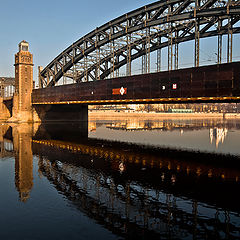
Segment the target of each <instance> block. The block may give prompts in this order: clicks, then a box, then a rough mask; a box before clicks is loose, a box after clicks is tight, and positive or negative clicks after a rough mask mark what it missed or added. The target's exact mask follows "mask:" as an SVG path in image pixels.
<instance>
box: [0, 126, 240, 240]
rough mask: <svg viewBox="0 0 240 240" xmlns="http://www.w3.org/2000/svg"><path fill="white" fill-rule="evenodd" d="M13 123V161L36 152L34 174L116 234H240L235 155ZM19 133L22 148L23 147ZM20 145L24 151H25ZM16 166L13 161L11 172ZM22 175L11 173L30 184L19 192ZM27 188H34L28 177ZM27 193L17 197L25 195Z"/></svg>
mask: <svg viewBox="0 0 240 240" xmlns="http://www.w3.org/2000/svg"><path fill="white" fill-rule="evenodd" d="M16 129H17V127H16V126H12V130H9V129H7V131H6V132H5V134H4V135H3V136H4V138H6V137H7V138H8V139H11V136H9V135H11V132H12V138H13V142H14V151H15V154H16V162H19V161H21V158H24V159H26V158H27V159H29V161H31V159H32V155H36V156H38V159H39V160H38V167H39V172H40V173H41V174H42V175H43V176H45V177H46V178H47V179H48V180H49V181H50V182H51V183H52V184H53V185H54V186H55V188H56V189H57V190H58V192H59V193H61V194H63V195H64V196H66V198H67V199H68V200H69V201H70V202H71V204H72V206H74V207H75V208H76V209H78V210H79V211H81V212H83V213H85V214H86V215H87V216H88V217H90V218H92V219H94V220H95V221H96V222H97V223H98V224H100V225H102V226H104V227H105V228H106V229H109V230H110V231H111V232H113V233H114V234H116V235H118V236H121V237H125V238H127V239H146V238H148V239H159V238H161V239H162V238H163V239H186V238H190V239H226V238H229V239H233V238H234V239H238V238H239V236H240V232H239V228H240V206H239V203H240V196H239V194H237V193H238V191H239V187H240V181H239V177H240V158H239V157H238V156H231V155H224V154H215V153H212V154H211V153H204V152H194V151H187V150H185V151H181V150H177V149H168V148H157V147H150V146H141V145H138V144H134V143H126V142H125V143H124V142H117V141H110V140H103V139H92V138H88V128H87V125H86V124H85V123H82V124H80V125H79V124H78V125H76V124H72V125H70V124H68V125H62V124H61V125H58V124H53V123H52V124H45V125H40V126H38V127H37V128H35V127H31V128H29V129H28V130H29V131H30V132H31V133H29V134H27V130H26V129H27V128H25V130H24V131H20V130H19V128H18V130H16ZM6 133H8V134H7V135H6ZM23 137H24V146H20V143H21V142H22V141H19V139H20V138H23ZM3 141H4V139H3ZM30 143H31V144H30ZM29 144H30V145H29ZM21 148H24V149H28V150H27V151H25V153H24V154H25V155H23V153H21ZM28 163H29V164H28V165H31V164H30V162H28ZM17 169H18V168H17V164H16V170H15V171H16V176H18V175H19V174H18V170H17ZM31 171H32V170H31V167H30V168H29V167H28V169H27V170H26V173H25V174H26V179H28V180H29V179H30V180H29V182H30V183H31V182H32V175H31V173H30V174H29V172H31ZM21 177H22V176H21ZM20 180H21V179H20ZM20 180H19V178H18V177H16V178H15V181H16V186H17V189H18V191H19V192H21V191H22V192H24V191H25V192H27V194H29V191H30V190H24V191H23V190H21V186H20V184H19V181H20ZM22 182H25V180H22ZM19 186H20V187H19ZM26 186H27V187H26ZM25 187H26V188H28V189H31V187H32V186H31V184H30V185H27V183H25ZM22 189H23V186H22ZM25 195H26V193H25ZM25 195H23V196H20V197H21V198H22V199H23V201H24V200H25V198H26V196H25ZM24 197H25V198H24Z"/></svg>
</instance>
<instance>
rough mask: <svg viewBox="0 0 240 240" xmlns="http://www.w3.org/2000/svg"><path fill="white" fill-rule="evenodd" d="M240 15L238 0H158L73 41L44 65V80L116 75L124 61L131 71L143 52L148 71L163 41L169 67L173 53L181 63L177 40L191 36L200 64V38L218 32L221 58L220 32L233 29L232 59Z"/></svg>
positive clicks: (229, 32) (49, 82) (46, 82)
mask: <svg viewBox="0 0 240 240" xmlns="http://www.w3.org/2000/svg"><path fill="white" fill-rule="evenodd" d="M239 20H240V1H239V0H238V1H233V0H229V1H228V2H225V1H222V0H170V1H167V0H165V1H158V2H155V3H152V4H149V5H147V6H145V7H142V8H139V9H137V10H134V11H132V12H130V13H127V14H125V15H123V16H121V17H119V18H116V19H114V20H112V21H110V22H108V23H106V24H104V25H103V26H101V27H99V28H96V29H95V30H94V31H92V32H90V33H89V34H87V35H85V36H84V37H82V38H80V39H79V40H78V41H76V42H75V43H73V44H72V45H71V46H69V47H68V48H67V49H66V50H64V51H63V52H62V53H61V54H59V55H58V56H57V57H56V58H55V59H54V60H53V61H52V62H51V63H50V64H48V65H47V66H46V67H45V68H44V69H43V70H42V71H41V73H40V80H41V85H42V86H43V87H44V86H45V87H49V86H55V85H56V84H57V83H58V82H59V81H60V79H62V77H68V78H72V79H73V80H74V81H75V82H82V81H95V80H100V79H105V78H107V77H109V76H110V77H115V76H118V71H119V69H120V68H121V67H122V66H124V65H126V66H127V75H131V62H132V61H133V60H135V59H137V58H140V57H142V71H143V73H147V72H149V71H150V53H151V52H153V51H156V50H158V51H159V50H161V49H162V48H164V47H168V69H169V70H172V69H173V58H174V57H175V68H177V67H178V44H179V43H181V42H186V41H191V40H195V66H199V39H200V38H206V37H212V36H218V63H221V56H222V41H221V38H222V35H228V50H227V51H228V57H227V61H228V62H231V60H232V34H235V33H240V27H239V26H238V25H237V23H238V22H239ZM174 46H175V53H173V48H174ZM159 54H160V53H159ZM158 64H160V60H159V61H158ZM157 69H158V70H159V69H160V66H158V67H157ZM63 84H64V82H63Z"/></svg>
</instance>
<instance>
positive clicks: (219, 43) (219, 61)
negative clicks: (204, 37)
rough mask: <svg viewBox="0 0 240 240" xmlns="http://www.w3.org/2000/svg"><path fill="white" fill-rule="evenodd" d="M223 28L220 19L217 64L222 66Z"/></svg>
mask: <svg viewBox="0 0 240 240" xmlns="http://www.w3.org/2000/svg"><path fill="white" fill-rule="evenodd" d="M221 28H222V21H221V20H220V19H219V20H218V55H217V57H218V59H217V63H218V64H221V63H222V34H221Z"/></svg>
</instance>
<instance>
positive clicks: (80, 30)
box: [0, 0, 240, 80]
mask: <svg viewBox="0 0 240 240" xmlns="http://www.w3.org/2000/svg"><path fill="white" fill-rule="evenodd" d="M155 1H156V0H101V1H99V0H91V1H86V0H84V1H83V0H67V1H63V0H41V1H36V0H21V1H20V0H0V10H1V11H0V13H1V14H0V76H14V66H13V64H14V54H15V53H17V52H18V43H19V42H21V41H22V40H26V41H27V42H29V45H30V52H31V53H32V54H33V59H34V76H33V78H34V80H37V67H38V66H40V65H41V66H43V67H45V66H46V65H47V64H48V63H50V62H51V61H52V60H53V59H54V58H55V57H56V56H57V55H58V54H59V53H61V52H62V51H63V50H65V49H66V48H67V47H68V46H69V45H71V44H72V43H73V42H75V41H77V40H78V39H80V38H81V37H82V36H84V35H85V34H87V33H89V32H90V31H92V30H93V29H95V28H96V27H99V26H101V25H103V24H105V23H106V22H108V21H111V20H112V19H114V18H116V17H119V16H121V15H123V14H125V13H127V12H129V11H132V10H134V9H136V8H139V7H142V6H144V5H147V4H150V3H152V2H155ZM235 42H236V43H237V42H238V44H235ZM234 45H235V46H236V45H239V38H235V39H234ZM201 46H203V48H202V49H201V51H200V57H201V60H202V61H204V60H205V61H209V59H214V58H216V56H215V52H216V51H217V50H216V41H215V40H214V41H211V40H208V41H207V42H206V41H205V42H204V41H203V42H202V43H201V45H200V47H201ZM189 47H191V48H192V47H193V44H192V43H191V44H190V45H186V44H185V43H184V44H182V47H179V52H180V60H181V61H182V59H181V58H183V57H184V58H185V59H184V61H185V65H186V64H187V63H188V62H189V59H190V58H191V61H192V59H193V52H194V51H188V48H189ZM203 49H204V50H203ZM208 49H210V50H211V51H212V52H211V51H208ZM186 52H191V54H190V55H189V56H188V58H189V59H187V55H186ZM165 54H166V51H165ZM239 55H240V53H239V48H237V49H235V50H234V57H235V58H236V56H239ZM239 58H240V57H239ZM184 61H183V62H184ZM213 61H214V60H213Z"/></svg>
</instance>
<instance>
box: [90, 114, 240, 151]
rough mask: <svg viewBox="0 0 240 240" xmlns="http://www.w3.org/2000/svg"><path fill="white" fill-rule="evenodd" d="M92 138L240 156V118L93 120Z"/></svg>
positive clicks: (91, 123)
mask: <svg viewBox="0 0 240 240" xmlns="http://www.w3.org/2000/svg"><path fill="white" fill-rule="evenodd" d="M88 128H89V137H93V138H98V139H108V140H114V141H124V142H136V143H138V144H148V145H154V146H157V147H171V148H180V149H189V150H194V151H205V152H206V151H208V152H218V153H230V154H236V155H240V149H239V146H238V144H237V142H238V141H239V134H240V119H224V118H206V119H199V118H195V119H194V118H193V119H179V118H176V119H161V120H158V119H154V120H144V119H141V118H140V117H139V118H127V119H122V120H113V121H104V122H103V121H92V122H91V121H90V122H89V127H88Z"/></svg>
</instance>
